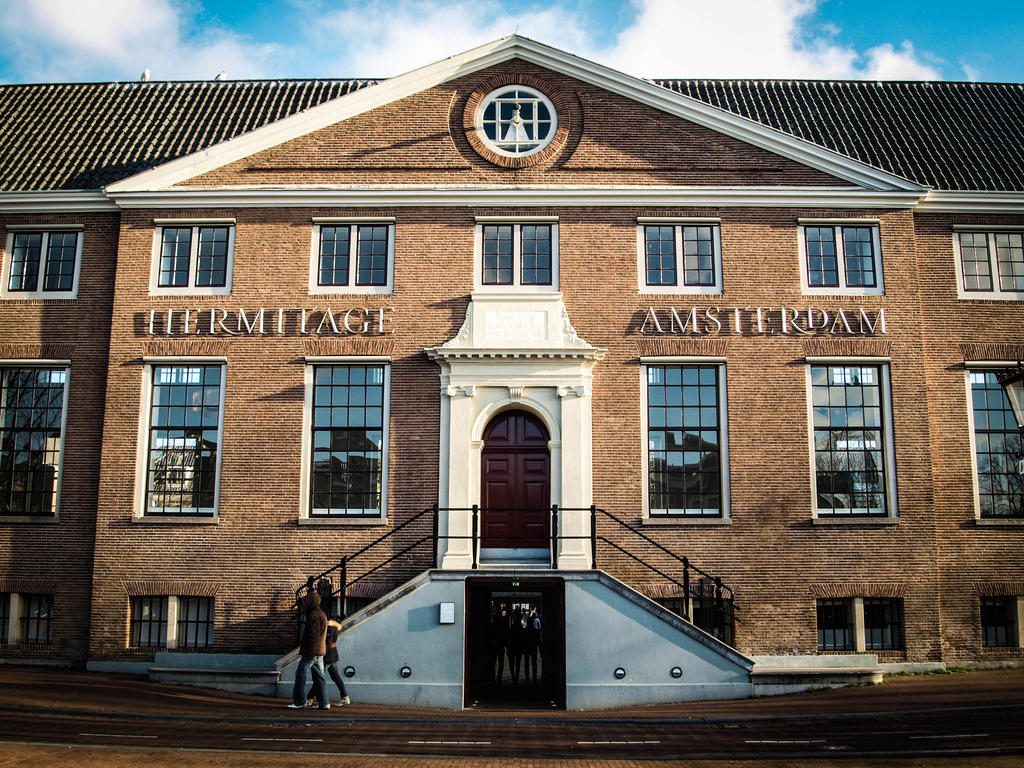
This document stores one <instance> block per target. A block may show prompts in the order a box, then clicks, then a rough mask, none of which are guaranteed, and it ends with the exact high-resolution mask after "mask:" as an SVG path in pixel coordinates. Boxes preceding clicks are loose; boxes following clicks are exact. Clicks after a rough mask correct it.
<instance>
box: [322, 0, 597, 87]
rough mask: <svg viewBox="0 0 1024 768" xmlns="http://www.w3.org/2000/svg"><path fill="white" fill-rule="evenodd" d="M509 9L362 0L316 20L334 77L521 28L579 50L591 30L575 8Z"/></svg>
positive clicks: (444, 53)
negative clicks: (572, 9) (583, 24)
mask: <svg viewBox="0 0 1024 768" xmlns="http://www.w3.org/2000/svg"><path fill="white" fill-rule="evenodd" d="M521 8H522V9H521V10H520V11H519V12H517V13H508V12H506V11H505V10H504V8H503V6H502V4H501V3H499V2H497V1H496V0H380V1H375V0H360V1H359V2H350V3H347V4H346V8H345V9H344V10H338V11H328V12H325V13H323V14H322V15H320V16H318V17H317V18H316V19H315V20H312V21H310V23H309V24H308V30H307V33H306V36H307V38H312V39H315V40H316V41H317V42H318V47H319V49H320V51H321V52H328V51H333V52H334V53H333V55H331V54H330V53H328V56H327V59H326V61H325V64H327V65H328V66H327V71H326V72H325V73H324V75H325V76H329V77H351V76H359V77H391V76H394V75H398V74H401V73H403V72H407V71H409V70H412V69H416V68H417V67H421V66H424V65H425V64H429V63H431V62H434V61H438V60H440V59H443V58H446V57H448V56H451V55H453V54H456V53H461V52H462V51H466V50H469V49H471V48H474V47H476V46H478V45H482V44H483V43H487V42H490V41H492V40H497V39H499V38H502V37H507V36H508V35H511V34H513V33H515V32H517V31H518V33H519V34H521V35H525V36H527V37H532V38H534V39H536V40H541V41H543V42H545V43H548V44H550V45H554V46H557V47H560V48H565V49H566V50H571V51H579V50H580V49H581V48H583V47H586V45H587V36H586V34H585V33H584V31H583V30H582V29H581V28H580V26H579V21H578V18H577V16H576V14H574V13H573V12H571V11H568V10H566V9H564V8H562V7H559V6H551V7H544V8H541V7H536V6H530V5H528V4H525V3H524V4H523V5H522V6H521Z"/></svg>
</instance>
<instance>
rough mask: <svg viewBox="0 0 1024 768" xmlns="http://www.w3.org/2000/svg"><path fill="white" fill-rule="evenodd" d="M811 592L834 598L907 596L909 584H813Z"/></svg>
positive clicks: (899, 582)
mask: <svg viewBox="0 0 1024 768" xmlns="http://www.w3.org/2000/svg"><path fill="white" fill-rule="evenodd" d="M810 586H811V594H812V595H814V597H816V598H822V599H834V598H842V597H906V596H907V592H908V591H909V585H908V584H907V583H906V582H905V581H890V582H884V581H883V582H878V581H875V582H867V581H851V582H845V583H821V584H811V585H810Z"/></svg>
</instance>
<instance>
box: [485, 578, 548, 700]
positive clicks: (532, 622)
mask: <svg viewBox="0 0 1024 768" xmlns="http://www.w3.org/2000/svg"><path fill="white" fill-rule="evenodd" d="M466 605H467V608H468V612H467V621H466V688H465V690H466V696H465V706H467V707H481V708H486V707H494V708H513V709H538V708H543V709H550V708H563V707H565V584H564V582H563V581H562V580H561V579H553V578H539V579H507V578H478V579H476V578H474V579H467V580H466ZM503 609H504V611H505V613H504V615H503V614H502V610H503ZM513 622H518V626H516V625H514V624H513ZM499 671H500V673H501V674H500V676H499V674H498V673H499Z"/></svg>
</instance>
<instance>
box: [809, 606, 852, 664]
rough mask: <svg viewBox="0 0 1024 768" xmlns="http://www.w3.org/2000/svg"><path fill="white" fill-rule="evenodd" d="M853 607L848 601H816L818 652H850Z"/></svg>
mask: <svg viewBox="0 0 1024 768" xmlns="http://www.w3.org/2000/svg"><path fill="white" fill-rule="evenodd" d="M852 608H853V605H852V601H851V600H848V599H843V600H819V601H818V650H819V651H852V650H853V649H854V643H853V610H852Z"/></svg>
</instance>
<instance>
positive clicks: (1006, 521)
mask: <svg viewBox="0 0 1024 768" xmlns="http://www.w3.org/2000/svg"><path fill="white" fill-rule="evenodd" d="M1016 365H1017V363H1016V361H987V362H975V361H971V362H968V363H965V364H964V387H965V391H966V395H967V429H968V431H969V432H970V437H971V440H970V445H971V491H972V495H973V497H974V522H975V524H976V525H997V526H1024V518H1019V517H1007V518H1002V517H982V516H981V486H980V483H979V479H978V435H977V432H976V431H975V423H974V393H973V387H972V386H971V374H972V373H978V372H984V371H991V370H998V371H1001V370H1005V369H1007V368H1013V367H1014V366H1016Z"/></svg>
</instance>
